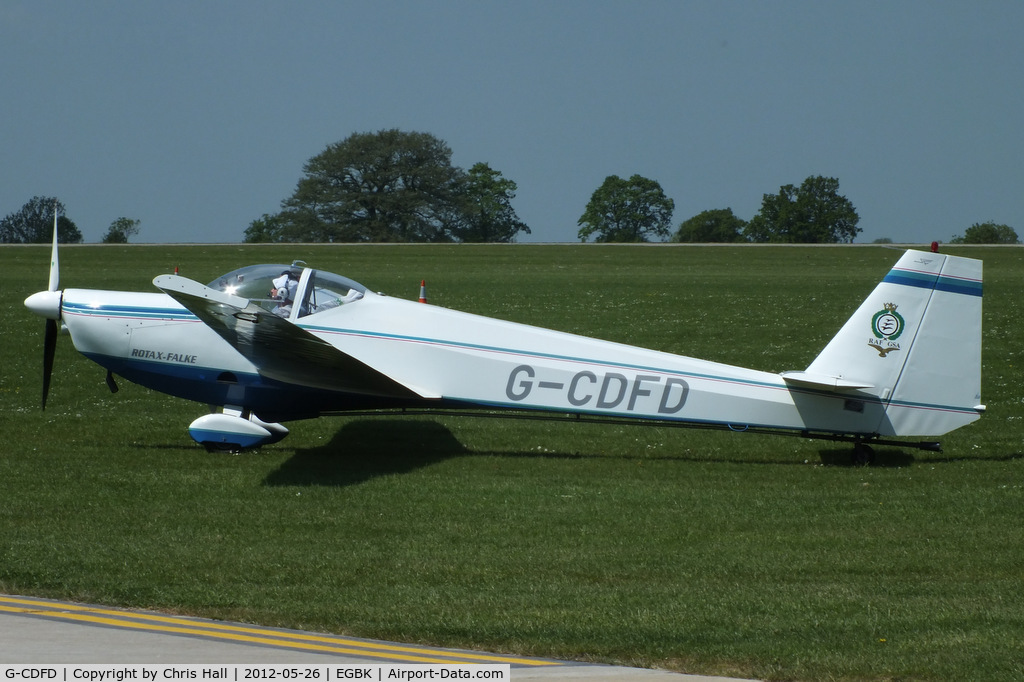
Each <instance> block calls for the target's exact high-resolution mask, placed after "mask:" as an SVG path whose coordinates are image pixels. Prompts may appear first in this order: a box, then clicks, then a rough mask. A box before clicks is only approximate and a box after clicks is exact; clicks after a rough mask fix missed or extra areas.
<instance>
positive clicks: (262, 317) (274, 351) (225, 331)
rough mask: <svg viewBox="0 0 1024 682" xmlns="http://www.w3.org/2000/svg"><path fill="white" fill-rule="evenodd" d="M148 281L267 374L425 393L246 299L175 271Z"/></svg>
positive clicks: (330, 385) (364, 389) (314, 383)
mask: <svg viewBox="0 0 1024 682" xmlns="http://www.w3.org/2000/svg"><path fill="white" fill-rule="evenodd" d="M153 284H155V285H156V286H157V288H159V289H161V290H162V291H163V292H164V293H166V294H167V295H168V296H170V297H171V298H173V299H174V300H176V301H177V302H178V303H180V304H181V305H183V306H185V307H186V308H187V309H188V310H189V311H190V312H191V313H192V314H194V315H195V316H196V317H198V318H199V319H200V320H202V321H203V322H204V323H205V324H206V326H208V327H209V328H210V329H212V330H213V331H215V332H217V334H218V335H220V337H221V338H223V339H224V340H225V341H227V342H228V343H229V344H231V345H232V347H234V348H235V350H237V351H238V352H239V353H241V354H242V355H243V356H245V358H246V359H247V360H249V361H250V362H251V363H253V364H254V365H255V366H256V368H257V369H258V370H259V372H260V374H261V375H263V376H265V377H267V378H270V379H275V380H277V381H283V382H286V383H289V384H298V385H300V386H307V387H310V388H321V389H327V390H331V391H344V392H350V393H360V394H364V395H373V396H380V397H386V398H422V397H425V396H422V395H420V394H419V393H417V392H416V391H414V390H412V389H410V388H409V387H407V386H405V385H403V384H401V383H399V382H397V381H395V380H393V379H391V378H390V377H388V376H386V375H384V374H382V373H381V372H378V371H377V370H375V369H374V368H372V367H370V366H369V365H367V364H365V363H363V362H361V361H359V360H357V359H356V358H353V357H352V356H350V355H348V354H346V353H344V352H342V351H341V350H339V349H338V348H335V347H334V346H332V345H331V344H329V343H327V342H326V341H324V340H323V339H321V338H319V337H317V336H315V335H313V334H311V333H310V332H308V331H306V330H305V329H302V328H301V327H299V326H297V325H295V324H292V323H291V322H289V321H288V320H286V319H284V318H282V317H278V316H277V315H274V314H273V313H271V312H268V311H267V310H265V309H264V308H261V307H260V306H258V305H257V304H255V303H252V302H251V301H249V300H248V299H245V298H240V297H238V296H233V295H231V294H227V293H224V292H221V291H217V290H215V289H211V288H209V287H207V286H204V285H202V284H200V283H198V282H194V281H192V280H190V279H187V278H185V277H179V276H177V275H161V276H160V277H157V278H156V279H154V280H153Z"/></svg>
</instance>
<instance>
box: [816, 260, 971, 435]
mask: <svg viewBox="0 0 1024 682" xmlns="http://www.w3.org/2000/svg"><path fill="white" fill-rule="evenodd" d="M981 294H982V267H981V261H980V260H975V259H972V258H961V257H957V256H948V255H945V254H937V253H925V252H922V251H907V252H906V253H905V254H904V255H903V257H902V258H900V260H899V262H898V263H896V265H895V266H894V267H893V268H892V270H890V271H889V274H888V275H886V277H885V279H884V280H882V282H881V283H880V284H879V285H878V286H877V287H875V290H874V291H873V292H872V293H871V295H870V296H868V298H867V299H866V300H865V301H864V303H863V304H861V306H860V308H858V309H857V312H855V313H854V314H853V316H852V317H851V318H850V319H849V320H848V321H847V322H846V324H845V325H844V326H843V328H842V329H841V330H840V331H839V333H838V334H837V335H836V336H835V338H833V339H832V341H831V342H829V344H828V345H827V346H826V347H825V349H824V350H823V351H822V352H821V354H820V355H818V357H817V358H815V359H814V362H812V363H811V365H810V366H809V367H808V368H807V371H806V375H808V376H813V377H828V378H834V379H835V380H836V385H837V386H838V387H840V388H841V387H843V386H849V387H856V386H860V387H870V388H863V389H861V390H863V391H864V392H866V393H869V394H872V395H875V396H877V397H878V398H879V399H881V401H882V404H883V405H884V406H885V414H884V417H883V419H882V422H881V423H880V424H879V425H878V430H877V432H878V433H880V434H883V435H899V436H938V435H941V434H943V433H946V432H948V431H952V430H953V429H955V428H958V427H960V426H964V425H965V424H969V423H970V422H972V421H974V420H976V419H977V418H978V417H979V416H980V414H981V412H982V411H983V410H984V406H983V405H980V404H979V403H980V402H981Z"/></svg>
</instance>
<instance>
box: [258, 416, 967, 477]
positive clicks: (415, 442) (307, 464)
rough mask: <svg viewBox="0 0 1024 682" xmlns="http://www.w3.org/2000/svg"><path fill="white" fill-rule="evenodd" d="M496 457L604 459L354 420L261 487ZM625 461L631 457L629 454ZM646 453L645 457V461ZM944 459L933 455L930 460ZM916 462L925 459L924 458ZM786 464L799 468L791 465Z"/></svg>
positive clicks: (889, 464) (824, 454) (884, 464)
mask: <svg viewBox="0 0 1024 682" xmlns="http://www.w3.org/2000/svg"><path fill="white" fill-rule="evenodd" d="M487 455H500V456H504V457H529V458H540V459H588V458H591V457H593V458H598V457H604V456H603V455H597V454H593V455H591V454H586V453H567V452H543V453H541V452H535V451H518V450H514V449H510V450H508V451H501V452H490V451H487V452H483V451H477V450H471V449H469V448H467V447H466V446H465V445H463V444H462V443H460V442H459V440H458V439H457V438H456V437H455V435H454V434H453V433H452V432H451V430H450V429H449V428H448V427H446V426H445V425H443V424H441V423H438V422H435V421H431V420H405V419H360V420H355V421H351V422H349V423H347V424H345V425H344V426H342V427H341V428H340V429H339V430H338V431H337V433H336V434H335V435H334V437H333V438H332V439H331V440H330V442H328V443H325V444H324V445H321V446H318V447H314V448H304V449H300V450H296V451H295V454H294V455H293V456H292V457H291V458H289V459H288V460H287V461H286V462H284V463H283V464H282V465H281V466H280V467H279V468H278V469H277V470H275V471H273V472H271V473H270V474H269V475H268V476H267V477H266V479H264V484H265V485H268V486H282V485H320V486H339V487H344V486H351V485H358V484H360V483H364V482H366V481H370V480H372V479H374V478H377V477H380V476H388V475H393V474H406V473H411V472H413V471H416V470H418V469H422V468H424V467H428V466H431V465H433V464H437V463H440V462H443V461H445V460H448V459H452V458H456V457H466V456H487ZM818 455H819V457H820V461H821V463H822V464H824V465H826V466H837V467H852V466H855V465H853V464H851V462H850V453H849V450H848V449H846V448H841V447H837V448H830V449H822V450H819V451H818ZM626 457H627V458H630V459H632V457H630V456H626ZM650 458H651V457H650V456H649V455H646V456H645V459H650ZM654 458H655V459H673V460H679V461H685V460H688V459H689V460H695V461H696V460H699V461H705V462H706V461H722V462H726V461H728V462H733V463H742V464H761V465H766V464H769V465H776V466H786V465H787V464H790V463H789V462H784V461H778V460H772V461H770V460H766V459H765V460H757V459H755V460H752V459H750V458H749V457H744V456H737V457H735V458H731V457H726V458H721V457H718V458H715V457H712V458H707V457H701V456H695V457H688V456H685V455H679V454H672V455H663V456H660V457H659V456H655V457H654ZM945 459H947V458H945V457H943V456H942V455H938V456H937V458H936V460H935V461H939V460H945ZM916 461H917V459H916V458H915V457H914V455H912V454H910V453H908V452H906V451H905V450H901V449H899V448H884V449H880V450H879V451H878V452H877V453H876V455H875V458H874V461H873V462H872V464H871V466H872V467H877V468H902V467H908V466H913V464H914V463H915V462H916ZM922 461H927V458H925V460H922ZM791 464H792V465H794V466H795V465H800V466H805V463H804V462H803V461H802V460H801V461H800V462H797V461H793V462H792V463H791Z"/></svg>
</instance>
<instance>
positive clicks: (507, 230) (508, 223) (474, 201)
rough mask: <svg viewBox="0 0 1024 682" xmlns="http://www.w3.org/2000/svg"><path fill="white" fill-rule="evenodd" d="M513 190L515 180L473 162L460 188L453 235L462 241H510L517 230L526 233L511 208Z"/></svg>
mask: <svg viewBox="0 0 1024 682" xmlns="http://www.w3.org/2000/svg"><path fill="white" fill-rule="evenodd" d="M516 189H517V186H516V183H515V182H513V181H512V180H509V179H507V178H505V177H502V175H501V173H500V172H498V171H496V170H494V169H493V168H491V167H490V166H489V165H487V164H486V163H477V164H474V165H473V167H472V168H470V169H469V173H468V174H467V175H466V179H465V183H464V185H463V188H462V191H461V196H462V201H461V203H460V213H461V221H460V225H459V227H458V228H457V229H456V230H455V231H454V234H455V236H456V237H457V238H458V239H459V240H460V241H464V242H511V241H515V237H516V234H518V233H519V232H525V233H526V234H530V228H529V227H527V225H526V223H524V222H522V221H521V220H519V216H517V215H516V211H515V209H514V208H512V203H511V202H512V200H513V199H515V197H516Z"/></svg>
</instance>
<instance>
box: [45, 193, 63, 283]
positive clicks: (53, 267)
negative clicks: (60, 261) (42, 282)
mask: <svg viewBox="0 0 1024 682" xmlns="http://www.w3.org/2000/svg"><path fill="white" fill-rule="evenodd" d="M59 285H60V268H59V267H58V265H57V207H56V206H54V208H53V248H52V249H51V250H50V284H49V286H48V287H47V289H46V290H47V291H57V287H58V286H59Z"/></svg>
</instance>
